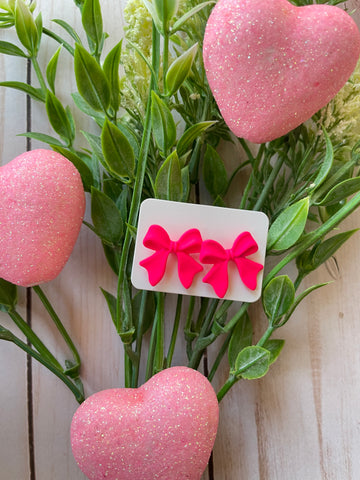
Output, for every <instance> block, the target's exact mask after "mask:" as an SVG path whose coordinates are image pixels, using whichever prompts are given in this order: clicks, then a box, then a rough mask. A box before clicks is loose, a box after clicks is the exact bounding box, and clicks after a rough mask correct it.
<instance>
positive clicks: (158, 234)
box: [140, 225, 203, 289]
mask: <svg viewBox="0 0 360 480" xmlns="http://www.w3.org/2000/svg"><path fill="white" fill-rule="evenodd" d="M201 243H202V238H201V234H200V232H199V230H197V229H196V228H192V229H190V230H187V231H186V232H185V233H184V234H183V235H181V237H180V238H179V240H178V241H176V242H174V241H172V240H171V239H170V237H169V235H168V233H167V232H166V230H165V229H164V228H163V227H161V226H160V225H151V226H150V228H149V230H148V232H147V233H146V235H145V237H144V240H143V244H144V246H145V247H147V248H150V249H151V250H155V253H154V254H153V255H151V256H150V257H147V258H145V259H144V260H142V261H141V262H140V265H141V266H142V267H144V268H146V270H147V272H148V275H149V282H150V284H151V285H152V286H155V285H156V284H158V283H159V282H160V280H161V279H162V278H163V276H164V273H165V269H166V263H167V259H168V257H169V255H170V253H174V254H175V255H176V256H177V261H178V274H179V279H180V282H181V283H182V285H183V286H184V287H185V288H186V289H187V288H189V287H190V285H191V284H192V282H193V279H194V277H195V275H196V274H197V273H198V272H201V271H202V270H203V267H202V266H201V265H200V264H199V263H198V262H197V261H196V260H195V259H194V258H193V257H191V256H190V254H191V253H199V252H200V248H201Z"/></svg>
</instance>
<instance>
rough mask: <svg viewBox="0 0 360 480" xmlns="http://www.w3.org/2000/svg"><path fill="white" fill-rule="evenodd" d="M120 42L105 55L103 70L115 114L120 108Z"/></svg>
mask: <svg viewBox="0 0 360 480" xmlns="http://www.w3.org/2000/svg"><path fill="white" fill-rule="evenodd" d="M121 45H122V40H121V41H120V42H119V43H118V44H117V45H115V47H114V48H113V49H112V50H111V51H110V52H109V53H108V54H107V56H106V58H105V61H104V65H103V70H104V73H105V76H106V78H107V79H108V82H109V85H110V104H111V106H112V108H113V109H114V112H117V111H118V109H119V107H120V80H119V65H120V57H121Z"/></svg>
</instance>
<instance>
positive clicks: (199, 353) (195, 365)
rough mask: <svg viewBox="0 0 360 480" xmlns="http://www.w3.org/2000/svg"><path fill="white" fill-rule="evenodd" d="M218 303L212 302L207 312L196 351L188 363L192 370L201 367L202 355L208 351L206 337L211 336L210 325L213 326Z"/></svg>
mask: <svg viewBox="0 0 360 480" xmlns="http://www.w3.org/2000/svg"><path fill="white" fill-rule="evenodd" d="M218 303H219V301H218V300H213V301H212V302H210V308H209V310H208V312H207V315H206V317H205V320H204V322H203V325H202V327H201V330H200V333H199V336H198V338H197V340H196V343H195V347H194V350H193V352H192V355H191V357H190V360H189V363H188V366H189V367H190V368H194V369H196V368H198V366H199V363H200V360H201V357H202V354H203V352H204V350H205V349H206V346H204V339H205V337H207V336H208V335H209V328H210V324H211V321H212V320H213V318H214V315H215V312H216V308H217V306H218ZM212 336H214V335H212ZM211 340H212V341H213V339H211ZM211 343H212V342H211Z"/></svg>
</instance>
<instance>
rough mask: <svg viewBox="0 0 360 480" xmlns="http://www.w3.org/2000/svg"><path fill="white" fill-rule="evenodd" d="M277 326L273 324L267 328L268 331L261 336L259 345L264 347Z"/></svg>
mask: <svg viewBox="0 0 360 480" xmlns="http://www.w3.org/2000/svg"><path fill="white" fill-rule="evenodd" d="M274 330H275V327H273V326H272V325H271V324H270V325H269V326H268V328H267V329H266V332H265V333H264V335H263V336H262V337H261V338H260V340H259V341H258V342H257V346H258V347H263V346H264V345H265V343H266V342H267V341H268V340H269V338H270V337H271V335H272V334H273V333H274Z"/></svg>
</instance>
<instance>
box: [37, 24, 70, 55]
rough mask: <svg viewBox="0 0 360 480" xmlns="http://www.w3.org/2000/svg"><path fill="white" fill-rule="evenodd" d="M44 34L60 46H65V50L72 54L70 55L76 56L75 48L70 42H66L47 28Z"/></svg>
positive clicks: (44, 28) (44, 29)
mask: <svg viewBox="0 0 360 480" xmlns="http://www.w3.org/2000/svg"><path fill="white" fill-rule="evenodd" d="M43 33H44V34H45V35H47V36H48V37H50V38H52V39H53V40H55V41H56V42H57V43H58V44H59V45H61V46H63V47H64V48H65V50H67V51H68V52H69V53H70V55H72V56H74V53H75V50H74V48H73V47H72V46H71V45H70V44H69V43H68V42H65V40H64V39H63V38H61V37H60V36H59V35H57V34H56V33H54V32H52V31H51V30H49V29H48V28H46V27H43Z"/></svg>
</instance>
